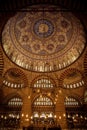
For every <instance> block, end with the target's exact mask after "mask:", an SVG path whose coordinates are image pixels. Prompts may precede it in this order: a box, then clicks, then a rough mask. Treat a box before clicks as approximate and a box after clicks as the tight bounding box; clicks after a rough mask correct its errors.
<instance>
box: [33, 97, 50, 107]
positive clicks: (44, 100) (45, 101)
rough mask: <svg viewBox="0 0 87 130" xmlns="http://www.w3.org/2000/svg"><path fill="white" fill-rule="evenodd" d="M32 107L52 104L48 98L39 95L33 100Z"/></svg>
mask: <svg viewBox="0 0 87 130" xmlns="http://www.w3.org/2000/svg"><path fill="white" fill-rule="evenodd" d="M33 106H53V102H52V100H51V99H50V98H49V97H46V96H42V95H40V96H39V97H38V98H37V99H35V101H34V103H33Z"/></svg>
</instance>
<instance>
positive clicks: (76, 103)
mask: <svg viewBox="0 0 87 130" xmlns="http://www.w3.org/2000/svg"><path fill="white" fill-rule="evenodd" d="M64 104H65V106H66V107H68V106H79V101H78V100H77V99H76V98H74V97H66V99H65V102H64Z"/></svg>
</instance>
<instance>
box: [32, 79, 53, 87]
mask: <svg viewBox="0 0 87 130" xmlns="http://www.w3.org/2000/svg"><path fill="white" fill-rule="evenodd" d="M33 87H34V88H53V87H54V85H53V83H52V82H51V80H49V79H46V78H42V79H39V80H37V81H36V82H35V83H34V86H33Z"/></svg>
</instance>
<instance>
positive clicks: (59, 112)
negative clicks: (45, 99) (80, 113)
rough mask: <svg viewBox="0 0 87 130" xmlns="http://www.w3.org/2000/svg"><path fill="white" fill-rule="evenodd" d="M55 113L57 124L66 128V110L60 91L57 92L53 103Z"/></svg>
mask: <svg viewBox="0 0 87 130" xmlns="http://www.w3.org/2000/svg"><path fill="white" fill-rule="evenodd" d="M55 114H56V120H57V124H59V125H60V126H61V128H62V129H66V128H67V121H66V111H65V105H64V97H63V94H62V91H60V92H59V94H58V97H57V102H56V105H55Z"/></svg>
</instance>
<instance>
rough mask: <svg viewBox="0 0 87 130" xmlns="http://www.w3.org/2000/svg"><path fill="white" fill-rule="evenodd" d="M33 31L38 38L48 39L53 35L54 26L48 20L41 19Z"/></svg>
mask: <svg viewBox="0 0 87 130" xmlns="http://www.w3.org/2000/svg"><path fill="white" fill-rule="evenodd" d="M33 29H34V32H35V34H36V35H37V36H38V37H40V38H46V37H49V36H50V35H51V34H52V33H53V31H54V26H53V24H52V23H51V21H48V20H47V19H39V20H38V21H36V22H35V24H34V28H33Z"/></svg>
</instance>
